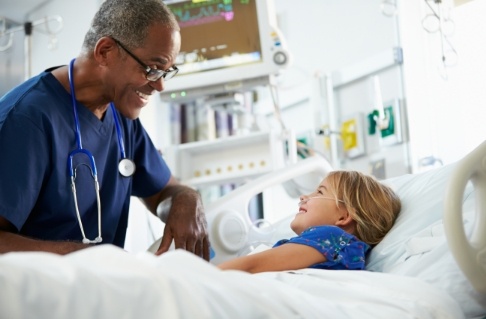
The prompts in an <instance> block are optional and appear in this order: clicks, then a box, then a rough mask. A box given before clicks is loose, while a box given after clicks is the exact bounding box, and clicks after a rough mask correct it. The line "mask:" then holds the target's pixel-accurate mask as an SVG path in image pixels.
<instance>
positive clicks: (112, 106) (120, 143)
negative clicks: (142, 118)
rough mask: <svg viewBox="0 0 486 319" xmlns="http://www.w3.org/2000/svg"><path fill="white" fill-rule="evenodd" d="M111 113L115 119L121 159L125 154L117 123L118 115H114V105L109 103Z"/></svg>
mask: <svg viewBox="0 0 486 319" xmlns="http://www.w3.org/2000/svg"><path fill="white" fill-rule="evenodd" d="M110 107H111V112H112V113H113V118H114V119H115V128H116V133H117V135H118V145H120V152H121V158H122V159H123V158H126V154H125V142H124V141H123V135H122V133H121V129H120V122H118V114H117V113H116V109H115V105H114V104H113V102H110Z"/></svg>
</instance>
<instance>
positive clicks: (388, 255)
mask: <svg viewBox="0 0 486 319" xmlns="http://www.w3.org/2000/svg"><path fill="white" fill-rule="evenodd" d="M455 166H456V164H450V165H447V166H444V167H441V168H438V169H435V170H431V171H428V172H425V173H421V174H415V175H404V176H400V177H396V178H392V179H389V180H386V181H385V183H387V184H388V185H390V186H391V187H392V188H393V189H394V190H395V192H396V193H397V194H398V196H399V197H400V199H401V201H402V211H401V212H400V215H399V217H398V218H397V221H396V223H395V225H394V226H393V228H392V229H391V230H390V232H389V233H388V234H387V235H386V236H385V238H384V239H383V241H382V242H380V243H379V244H378V245H377V246H376V247H375V248H373V250H372V251H371V252H370V254H369V256H368V258H367V266H366V269H367V270H370V271H379V272H387V273H392V274H398V275H404V276H411V277H415V278H419V279H422V280H424V281H425V282H428V283H430V284H432V285H433V286H435V287H437V288H439V289H441V290H442V291H445V292H447V293H449V295H451V296H452V297H453V298H454V299H455V300H456V301H458V303H459V305H460V306H461V308H462V310H463V312H464V314H465V316H466V317H467V318H476V317H479V316H485V315H486V295H484V294H479V293H478V292H476V291H475V290H474V288H473V287H472V285H471V284H470V283H469V281H468V280H467V278H466V277H465V276H464V275H463V273H462V271H461V270H460V268H459V267H458V265H457V264H456V262H455V260H454V257H453V256H452V254H451V252H450V250H449V248H448V246H447V240H446V237H445V235H444V229H443V224H442V218H443V213H444V199H445V192H446V187H447V184H448V182H449V179H450V176H451V173H452V171H453V170H454V168H455ZM474 205H475V202H474V189H473V187H472V185H471V184H470V183H469V184H468V185H467V187H466V190H465V193H464V202H463V212H464V214H463V220H464V225H465V230H466V234H471V232H472V229H473V227H472V226H473V224H474V222H473V221H474V218H475V216H474V214H475V210H474Z"/></svg>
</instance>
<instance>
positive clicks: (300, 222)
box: [290, 179, 347, 235]
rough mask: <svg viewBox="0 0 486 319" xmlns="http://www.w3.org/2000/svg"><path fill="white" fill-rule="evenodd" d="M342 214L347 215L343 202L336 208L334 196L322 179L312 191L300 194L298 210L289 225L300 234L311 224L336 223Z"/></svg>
mask: <svg viewBox="0 0 486 319" xmlns="http://www.w3.org/2000/svg"><path fill="white" fill-rule="evenodd" d="M343 216H347V211H346V208H345V207H344V204H342V205H340V208H338V206H337V204H336V200H335V198H334V197H333V196H332V195H331V194H330V192H329V185H328V183H327V181H326V179H324V180H323V181H322V182H321V184H320V185H319V186H318V187H317V189H316V190H315V191H314V192H313V193H311V194H309V195H302V196H300V203H299V212H298V213H297V215H295V218H294V220H293V221H292V223H291V224H290V227H291V228H292V230H293V231H294V232H295V233H296V234H298V235H300V234H301V233H302V232H303V231H304V230H306V229H307V228H309V227H312V226H319V225H338V224H339V221H340V220H342V218H343Z"/></svg>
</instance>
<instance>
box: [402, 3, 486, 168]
mask: <svg viewBox="0 0 486 319" xmlns="http://www.w3.org/2000/svg"><path fill="white" fill-rule="evenodd" d="M444 3H445V4H449V5H450V1H444ZM427 12H429V11H428V10H427V8H426V7H425V5H424V4H423V1H408V0H402V1H400V13H401V16H400V21H401V27H400V30H401V38H402V43H403V47H404V50H405V51H404V59H405V64H404V76H405V86H406V87H405V91H406V92H405V94H406V96H407V99H408V111H409V113H408V119H409V123H410V139H411V141H412V143H411V152H412V157H413V159H414V163H415V164H416V163H417V161H418V159H420V158H422V157H426V156H430V155H432V156H435V157H438V158H440V159H442V161H443V162H444V163H450V162H453V161H456V160H458V159H460V158H461V157H463V156H464V155H465V154H467V153H468V152H469V151H471V150H472V149H474V148H475V147H476V146H477V145H479V144H480V143H481V142H482V141H484V139H485V137H486V126H485V125H484V123H483V122H484V121H483V120H484V118H486V107H485V106H486V102H485V101H486V89H485V88H486V63H485V62H484V57H485V56H486V37H485V36H484V31H483V30H485V28H486V21H485V20H484V18H483V13H484V12H486V0H474V1H470V2H467V3H465V4H463V5H461V6H458V7H455V8H454V9H453V11H452V19H453V21H454V22H455V33H454V35H453V36H452V37H451V38H450V41H451V43H452V44H453V46H454V48H455V49H456V51H457V53H458V57H459V60H458V64H457V66H455V67H452V68H449V69H448V70H447V75H448V79H447V80H444V79H443V78H442V77H441V76H440V73H439V71H438V66H439V64H440V62H441V61H440V57H441V53H440V42H439V37H438V35H437V34H429V33H427V32H425V31H424V30H423V29H422V27H421V19H422V18H423V17H424V15H425V14H426V13H427Z"/></svg>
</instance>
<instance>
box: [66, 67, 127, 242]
mask: <svg viewBox="0 0 486 319" xmlns="http://www.w3.org/2000/svg"><path fill="white" fill-rule="evenodd" d="M75 60H76V59H72V60H71V63H70V64H69V70H68V76H69V87H70V89H71V98H72V104H73V114H74V124H75V128H76V143H77V145H78V148H77V149H75V150H74V151H71V152H70V153H69V157H68V169H69V174H70V176H71V189H72V191H73V195H74V206H75V209H76V216H77V218H78V222H79V228H80V229H81V234H82V235H83V244H96V243H101V242H102V241H103V238H102V237H101V203H100V186H99V183H98V173H97V170H96V164H95V160H94V157H93V154H91V152H90V151H88V150H87V149H84V148H83V143H82V141H81V133H80V132H81V131H80V128H79V120H78V111H77V110H76V94H75V92H74V80H73V76H72V74H73V67H74V61H75ZM110 108H111V112H112V113H113V118H114V120H115V128H116V134H117V137H118V145H119V147H120V153H121V160H120V162H119V163H118V171H119V172H120V174H121V175H122V176H124V177H130V176H132V175H133V173H135V163H134V162H133V161H132V160H130V159H128V158H127V156H126V153H125V143H124V141H123V137H122V134H121V129H120V123H119V122H118V117H117V116H116V114H117V113H116V110H115V106H114V105H113V103H110ZM77 154H84V155H86V157H88V159H89V166H88V165H87V164H85V163H82V164H80V165H85V166H88V168H89V169H90V171H91V176H92V177H93V180H94V186H95V191H96V204H97V207H98V237H96V238H95V239H94V240H90V239H88V238H86V235H85V233H84V227H83V222H82V221H81V214H80V213H79V207H78V198H77V196H76V183H75V180H76V170H77V166H76V167H74V166H73V158H74V156H75V155H77Z"/></svg>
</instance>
